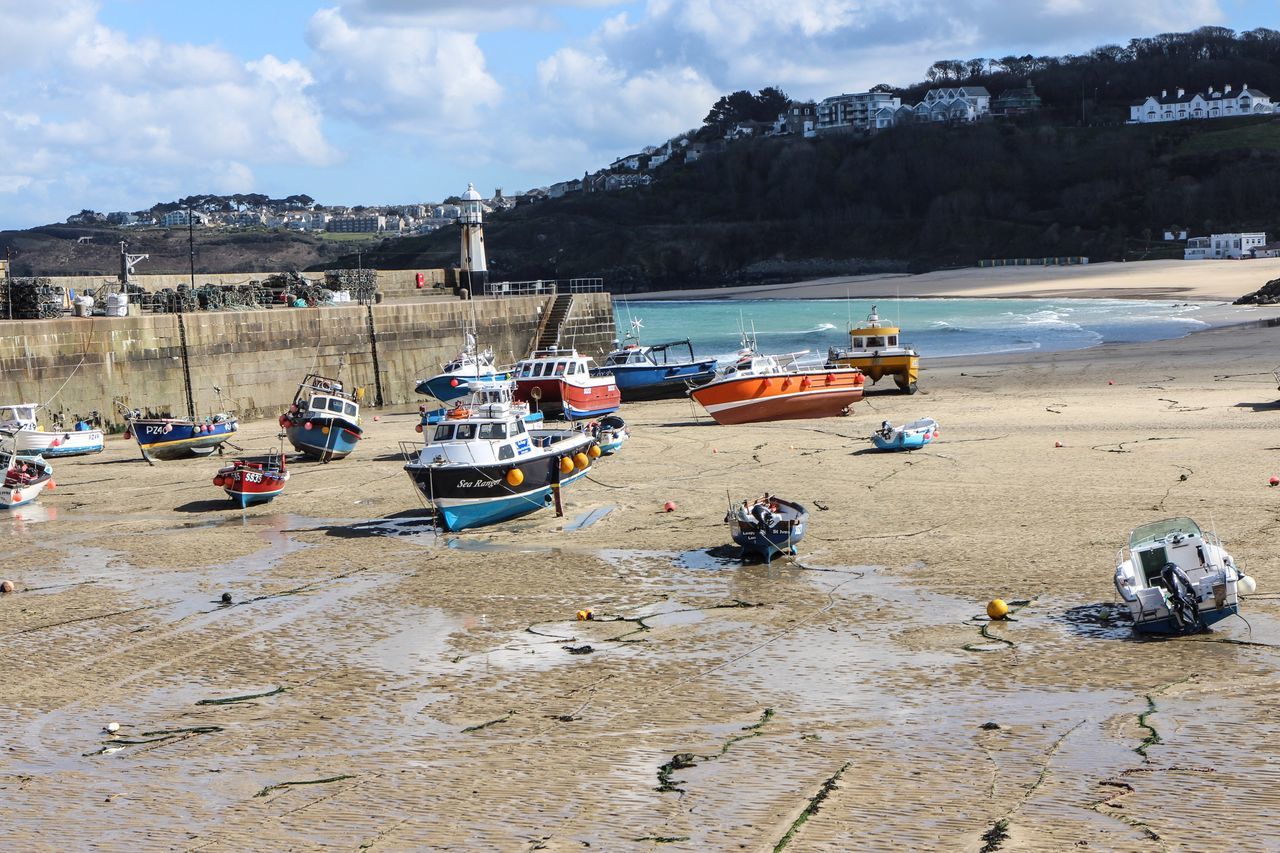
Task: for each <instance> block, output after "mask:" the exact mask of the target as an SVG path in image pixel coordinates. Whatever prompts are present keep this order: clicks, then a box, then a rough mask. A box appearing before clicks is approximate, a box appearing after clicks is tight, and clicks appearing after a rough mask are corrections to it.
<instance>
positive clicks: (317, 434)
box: [285, 417, 364, 462]
mask: <svg viewBox="0 0 1280 853" xmlns="http://www.w3.org/2000/svg"><path fill="white" fill-rule="evenodd" d="M363 434H364V431H363V430H362V429H361V428H360V427H358V426H356V425H355V424H352V423H351V422H350V421H346V420H342V419H339V418H324V417H307V418H304V419H302V420H297V421H292V420H291V421H288V426H285V435H286V436H288V438H289V443H290V444H291V445H293V449H294V450H296V451H298V452H299V453H301V454H302V455H303V456H306V457H307V458H308V459H315V460H317V461H320V462H331V461H333V460H335V459H343V458H345V457H347V456H348V455H349V454H350V453H351V451H353V450H355V449H356V444H358V443H359V441H360V438H361V437H362V436H363Z"/></svg>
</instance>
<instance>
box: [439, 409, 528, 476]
mask: <svg viewBox="0 0 1280 853" xmlns="http://www.w3.org/2000/svg"><path fill="white" fill-rule="evenodd" d="M485 408H486V409H488V410H489V411H484V412H476V411H473V410H470V409H466V408H462V407H457V408H455V409H454V410H452V411H451V412H450V414H449V415H447V416H446V417H445V419H444V420H443V421H441V422H439V423H437V424H436V425H435V430H434V432H432V434H431V439H430V441H428V442H427V444H426V446H424V447H423V448H422V454H421V459H422V461H423V462H453V463H461V464H471V465H488V464H492V463H494V462H503V461H506V460H508V459H515V458H516V457H517V456H524V455H525V454H528V453H532V452H533V447H534V446H535V445H537V446H541V445H542V444H543V442H542V440H541V439H540V438H539V437H538V436H537V435H535V434H532V433H530V431H529V429H528V428H527V427H526V426H525V422H524V420H523V419H522V418H519V417H516V416H514V415H512V414H511V413H510V409H509V408H508V407H507V406H506V405H504V404H491V405H490V406H486V407H485ZM487 415H494V417H488V416H487Z"/></svg>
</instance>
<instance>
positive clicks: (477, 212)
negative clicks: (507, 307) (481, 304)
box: [458, 184, 489, 298]
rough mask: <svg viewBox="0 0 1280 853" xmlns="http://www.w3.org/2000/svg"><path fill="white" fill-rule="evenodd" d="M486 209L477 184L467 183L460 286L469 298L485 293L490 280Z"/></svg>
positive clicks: (462, 220) (464, 195)
mask: <svg viewBox="0 0 1280 853" xmlns="http://www.w3.org/2000/svg"><path fill="white" fill-rule="evenodd" d="M483 220H484V209H483V208H482V207H481V203H480V193H478V192H476V185H475V184H467V191H466V193H465V194H463V196H462V219H461V222H462V271H461V272H460V273H459V275H458V286H459V287H462V288H465V289H466V291H467V298H470V297H472V296H474V295H475V294H476V293H479V294H480V295H481V296H483V295H484V289H485V285H486V284H487V283H488V281H489V264H488V262H487V261H486V260H485V257H484V221H483Z"/></svg>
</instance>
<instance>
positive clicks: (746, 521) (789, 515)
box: [724, 492, 809, 561]
mask: <svg viewBox="0 0 1280 853" xmlns="http://www.w3.org/2000/svg"><path fill="white" fill-rule="evenodd" d="M724 520H725V523H727V524H728V525H729V535H730V536H731V537H733V541H734V542H736V543H737V544H738V545H740V546H741V547H742V556H743V558H746V557H748V556H751V555H755V556H758V557H761V558H763V559H764V560H765V561H769V560H772V559H773V558H774V557H776V556H778V555H779V554H783V555H788V556H790V555H792V554H794V553H796V546H797V545H798V544H800V540H801V539H803V538H804V534H805V532H806V530H807V528H808V526H809V510H807V509H805V508H804V507H803V506H801V505H800V504H798V503H796V502H795V501H788V500H784V499H782V498H780V497H778V496H777V495H770V494H768V493H767V492H766V493H765V495H764V496H763V497H759V498H756V499H755V500H744V501H742V503H741V504H739V505H738V506H736V507H735V506H732V505H731V506H730V507H729V511H728V512H727V513H725V517H724Z"/></svg>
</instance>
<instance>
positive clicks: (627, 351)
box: [603, 340, 694, 367]
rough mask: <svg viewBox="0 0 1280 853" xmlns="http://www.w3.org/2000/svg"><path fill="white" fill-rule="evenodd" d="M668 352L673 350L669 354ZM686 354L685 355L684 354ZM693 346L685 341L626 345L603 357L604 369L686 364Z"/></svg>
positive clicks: (691, 353)
mask: <svg viewBox="0 0 1280 853" xmlns="http://www.w3.org/2000/svg"><path fill="white" fill-rule="evenodd" d="M669 350H675V351H676V352H674V353H669ZM686 352H687V355H686V354H685V353H686ZM693 360H694V359H693V344H692V343H691V342H689V341H687V340H684V341H671V342H670V343H665V344H654V345H652V346H640V345H639V344H627V345H626V346H625V347H619V348H618V349H615V350H614V351H613V352H611V353H609V355H608V356H606V357H605V360H604V365H603V366H604V367H623V366H626V365H637V364H641V365H645V366H649V367H653V366H665V365H668V364H688V363H689V362H691V361H693Z"/></svg>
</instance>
